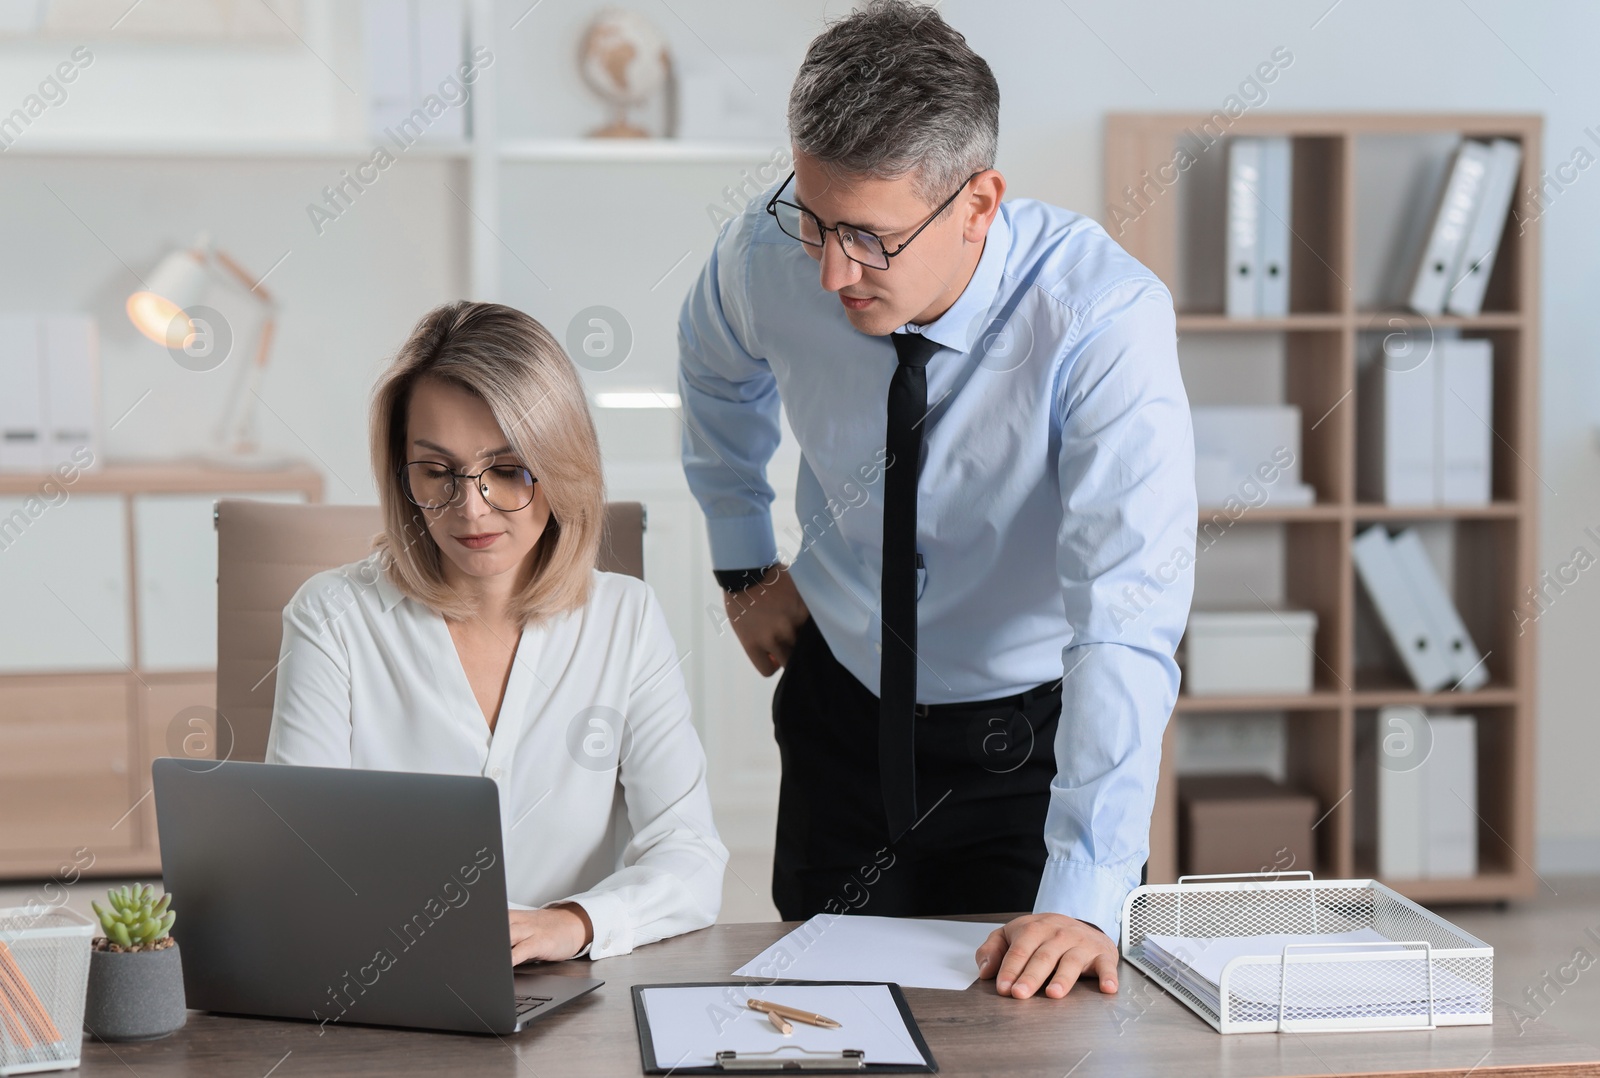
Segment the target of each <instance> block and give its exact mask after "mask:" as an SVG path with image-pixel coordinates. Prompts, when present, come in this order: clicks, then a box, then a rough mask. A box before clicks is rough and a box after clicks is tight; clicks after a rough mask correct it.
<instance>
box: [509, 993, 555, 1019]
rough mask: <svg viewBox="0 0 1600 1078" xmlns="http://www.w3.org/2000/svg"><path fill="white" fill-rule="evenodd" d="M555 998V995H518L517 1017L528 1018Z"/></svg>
mask: <svg viewBox="0 0 1600 1078" xmlns="http://www.w3.org/2000/svg"><path fill="white" fill-rule="evenodd" d="M553 999H555V997H554V996H518V997H517V1017H518V1018H526V1017H527V1016H528V1015H530V1014H532V1013H533V1012H534V1011H536V1010H538V1009H539V1008H540V1007H543V1006H544V1005H545V1004H546V1003H549V1002H550V1001H551V1000H553Z"/></svg>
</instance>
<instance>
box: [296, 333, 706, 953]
mask: <svg viewBox="0 0 1600 1078" xmlns="http://www.w3.org/2000/svg"><path fill="white" fill-rule="evenodd" d="M371 426H372V430H371V438H372V460H373V468H374V471H375V473H376V476H377V485H378V493H379V499H380V501H381V502H382V505H383V514H384V531H383V532H382V533H381V534H380V535H379V536H378V537H377V539H376V541H375V543H374V550H373V553H372V554H371V555H369V556H368V557H367V558H365V559H364V560H362V561H359V562H354V563H352V564H350V565H346V566H343V567H341V568H339V569H334V570H329V571H327V572H322V573H318V574H317V575H315V576H313V577H312V578H311V579H310V580H308V581H306V583H305V584H304V585H303V586H302V587H301V588H300V590H299V591H298V592H297V593H296V594H295V597H294V599H293V600H292V601H291V602H290V603H289V605H288V607H286V608H285V609H284V612H283V648H282V653H281V655H280V665H279V667H278V683H277V695H276V698H275V700H274V703H273V712H272V733H271V736H270V738H269V740H268V744H267V760H268V762H270V763H285V764H310V765H316V766H323V767H364V768H375V769H382V770H390V771H428V772H435V773H448V774H464V775H485V776H487V777H489V778H491V779H493V780H494V781H495V782H496V783H497V784H498V786H499V791H500V820H501V827H502V829H503V832H504V834H503V838H504V845H505V858H506V889H507V893H508V896H509V898H510V901H511V902H512V904H513V905H514V906H520V907H524V908H521V909H517V908H514V909H512V910H511V911H510V927H511V945H512V961H513V962H514V963H516V962H523V961H527V960H530V959H546V960H555V959H565V958H573V957H576V956H579V955H582V954H588V955H589V957H590V958H605V957H608V956H611V955H618V954H627V953H628V952H629V951H630V950H632V949H633V948H634V947H635V946H637V945H639V944H643V943H651V942H654V941H655V940H659V939H663V938H665V937H667V936H671V935H675V934H677V933H680V932H687V931H690V930H692V929H696V928H702V927H704V926H706V925H709V924H710V923H711V922H712V921H714V920H715V919H716V916H717V911H718V909H719V908H720V906H721V901H722V900H721V895H722V868H723V865H724V863H725V862H726V861H727V850H726V849H725V848H724V847H723V845H722V843H721V842H720V841H719V840H718V838H717V832H716V827H715V825H714V824H713V822H712V819H711V803H710V799H709V798H708V797H707V794H706V783H705V772H706V764H705V754H704V752H703V751H702V750H701V747H700V742H699V740H698V738H697V737H696V735H695V732H694V729H693V727H692V726H691V725H690V723H689V700H688V696H687V694H686V693H685V691H684V685H683V677H682V675H681V674H680V673H679V670H678V658H677V655H676V652H675V649H674V647H673V643H672V638H671V636H670V634H669V632H668V630H667V624H666V620H665V618H664V617H663V615H662V612H661V608H660V606H659V605H658V603H657V601H656V598H655V593H654V592H653V591H651V589H650V588H649V587H648V586H647V585H646V584H645V583H644V582H643V581H640V580H636V579H634V578H632V577H628V576H621V575H617V574H614V573H603V572H599V571H598V570H596V569H595V568H594V565H595V558H596V554H597V552H598V550H599V544H600V533H601V529H602V527H603V524H604V510H605V506H604V491H603V483H602V475H601V468H600V448H599V443H598V441H597V439H596V438H595V432H594V424H593V422H592V421H591V419H590V417H589V411H588V405H587V403H586V402H585V400H584V395H583V387H582V385H581V383H580V381H579V378H578V375H577V372H576V370H575V369H574V368H573V365H572V362H571V361H570V360H569V359H568V358H567V356H566V354H565V353H564V352H562V350H561V348H560V346H559V345H558V344H557V343H556V341H555V339H554V338H552V337H551V336H550V334H549V333H548V332H547V331H546V330H545V328H544V327H543V326H541V325H540V324H539V323H538V322H536V321H534V320H533V319H532V318H530V317H528V316H527V315H525V314H523V313H521V312H519V311H516V310H513V309H512V308H510V307H505V306H502V305H500V304H494V303H467V302H460V303H452V304H448V305H446V306H443V307H439V308H436V309H435V310H433V311H431V312H429V313H428V314H427V315H426V316H425V317H424V318H423V319H422V320H421V321H420V322H419V323H418V324H417V326H416V328H415V329H414V330H413V331H412V333H411V336H410V338H409V339H408V340H407V341H406V342H405V344H404V346H402V348H401V349H400V352H399V355H398V356H397V357H396V359H395V361H394V364H393V365H392V366H391V367H390V369H389V371H388V373H387V374H385V375H384V377H383V378H382V380H381V381H380V382H379V385H378V388H377V392H376V396H375V398H374V401H373V405H372V423H371ZM529 907H532V908H529Z"/></svg>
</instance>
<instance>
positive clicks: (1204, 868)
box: [1178, 775, 1317, 875]
mask: <svg viewBox="0 0 1600 1078" xmlns="http://www.w3.org/2000/svg"><path fill="white" fill-rule="evenodd" d="M1316 819H1317V799H1316V797H1315V796H1313V795H1311V794H1308V793H1302V792H1300V791H1299V790H1295V789H1293V788H1291V787H1288V786H1285V785H1284V784H1282V783H1280V782H1274V781H1273V780H1272V779H1271V778H1269V777H1267V776H1266V775H1180V776H1178V862H1179V871H1180V872H1181V873H1183V874H1186V875H1190V874H1204V873H1212V872H1273V871H1278V872H1287V871H1291V870H1292V871H1300V870H1309V871H1312V872H1315V871H1316V870H1317V847H1316V837H1315V836H1314V835H1313V834H1312V833H1311V825H1312V824H1314V823H1315V822H1316Z"/></svg>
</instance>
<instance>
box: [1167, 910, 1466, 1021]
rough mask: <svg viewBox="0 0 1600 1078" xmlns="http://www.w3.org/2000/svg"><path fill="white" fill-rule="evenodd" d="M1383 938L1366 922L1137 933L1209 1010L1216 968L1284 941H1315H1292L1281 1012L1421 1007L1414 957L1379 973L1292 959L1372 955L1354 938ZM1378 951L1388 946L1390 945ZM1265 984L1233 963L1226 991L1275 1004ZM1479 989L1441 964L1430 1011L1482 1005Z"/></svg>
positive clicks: (1276, 951)
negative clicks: (1243, 976) (1345, 927)
mask: <svg viewBox="0 0 1600 1078" xmlns="http://www.w3.org/2000/svg"><path fill="white" fill-rule="evenodd" d="M1390 942H1392V941H1391V940H1390V939H1389V937H1387V936H1385V935H1382V934H1381V933H1379V932H1377V931H1375V930H1373V929H1371V928H1358V929H1355V930H1353V931H1350V932H1324V933H1316V934H1311V933H1299V934H1296V933H1273V934H1263V935H1259V936H1216V937H1211V938H1204V937H1190V936H1166V935H1159V934H1156V933H1150V934H1148V935H1146V936H1145V937H1144V948H1145V955H1146V957H1148V958H1149V959H1150V961H1151V962H1152V963H1154V964H1155V965H1156V966H1157V967H1159V968H1161V969H1164V970H1165V971H1166V972H1167V973H1168V974H1170V975H1171V976H1172V977H1174V978H1176V979H1177V980H1178V982H1179V983H1180V984H1182V985H1183V986H1184V987H1185V988H1187V989H1189V991H1191V992H1193V993H1194V994H1195V995H1197V996H1199V997H1200V998H1202V999H1204V1000H1205V1001H1206V1002H1207V1003H1209V1004H1210V1005H1211V1006H1212V1008H1213V1009H1217V1007H1218V1004H1219V1003H1220V1001H1221V992H1220V988H1219V985H1220V983H1221V980H1222V970H1223V967H1224V966H1226V965H1227V964H1228V963H1229V962H1230V961H1232V960H1233V959H1235V958H1238V957H1239V956H1241V955H1272V956H1274V957H1276V956H1278V955H1281V954H1282V952H1283V948H1284V945H1285V944H1291V943H1293V944H1307V943H1313V944H1318V945H1319V946H1318V947H1315V948H1309V947H1305V948H1302V947H1296V948H1295V949H1294V950H1293V951H1291V952H1289V953H1290V955H1291V959H1290V961H1291V965H1290V970H1291V975H1290V979H1289V992H1288V998H1287V1000H1285V1011H1284V1016H1285V1017H1286V1018H1326V1017H1330V1016H1333V1015H1332V1014H1331V1012H1342V1014H1343V1016H1346V1017H1359V1016H1367V1015H1373V1014H1388V1013H1392V1012H1393V1010H1394V1008H1395V1007H1396V1006H1411V1005H1415V1006H1418V1007H1420V1008H1422V1009H1424V1010H1425V1009H1426V1008H1427V1004H1428V974H1427V970H1426V968H1425V967H1424V966H1422V964H1420V963H1413V962H1408V963H1407V964H1406V965H1405V966H1403V967H1401V966H1397V967H1393V968H1392V970H1390V971H1387V972H1386V971H1384V970H1383V969H1382V967H1381V966H1377V965H1372V966H1365V967H1363V969H1362V971H1361V973H1360V974H1359V975H1358V974H1357V973H1355V971H1353V970H1352V967H1351V966H1350V965H1348V964H1341V963H1315V962H1295V961H1294V959H1296V958H1299V957H1302V956H1304V955H1312V954H1338V953H1341V952H1349V953H1357V954H1373V953H1378V949H1375V948H1372V947H1365V946H1361V944H1368V943H1390ZM1385 950H1388V951H1391V952H1393V951H1397V950H1398V948H1386V949H1385ZM1273 983H1274V987H1273V988H1272V990H1271V991H1270V992H1263V991H1261V990H1260V989H1259V988H1256V989H1254V990H1252V989H1251V988H1250V987H1248V984H1247V983H1241V981H1240V980H1239V977H1238V973H1237V970H1236V971H1235V978H1234V980H1233V981H1232V982H1230V985H1229V992H1230V994H1232V995H1233V996H1234V997H1235V998H1236V999H1242V1000H1245V1001H1246V1002H1250V1003H1257V1004H1263V1005H1271V1006H1274V1007H1275V1006H1276V1005H1277V1003H1278V990H1277V988H1276V979H1275V977H1274V982H1273ZM1482 995H1483V993H1482V990H1481V989H1479V988H1478V987H1477V986H1475V985H1473V984H1472V983H1470V982H1468V981H1465V980H1463V979H1462V978H1460V977H1458V976H1456V975H1455V974H1453V973H1451V972H1450V971H1449V970H1446V969H1438V968H1436V969H1435V970H1434V976H1433V1001H1434V1009H1435V1011H1438V1012H1441V1013H1457V1012H1465V1011H1475V1010H1477V1009H1479V1008H1480V1007H1481V1005H1482V998H1481V997H1482Z"/></svg>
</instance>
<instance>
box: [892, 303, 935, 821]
mask: <svg viewBox="0 0 1600 1078" xmlns="http://www.w3.org/2000/svg"><path fill="white" fill-rule="evenodd" d="M889 339H890V340H892V341H893V342H894V350H895V352H896V354H898V355H899V357H900V366H898V367H897V368H895V372H894V377H893V378H892V379H890V381H889V425H888V432H887V434H886V435H885V437H884V446H885V448H886V449H887V450H888V452H889V467H888V470H887V471H886V472H885V474H884V489H883V591H882V595H881V599H882V605H881V607H880V611H881V618H882V623H883V634H882V636H883V642H882V647H883V656H882V664H881V666H880V667H879V675H880V676H879V685H878V775H879V782H880V783H881V784H882V787H883V807H884V811H885V813H886V814H887V816H888V821H889V838H890V840H891V841H895V840H898V839H899V838H900V836H901V835H903V834H905V832H906V830H907V829H908V828H910V827H911V825H912V824H913V823H915V822H916V819H917V769H916V755H915V737H914V724H915V721H916V714H915V713H916V706H917V557H918V555H917V471H918V464H919V463H920V458H921V456H922V421H923V419H924V418H925V417H926V415H927V412H928V373H927V371H926V369H925V368H926V366H927V363H928V359H929V357H930V356H932V355H933V353H935V352H937V351H938V350H939V345H938V344H937V343H936V342H934V341H930V340H929V339H928V338H926V337H923V336H921V335H920V334H916V333H892V334H890V335H889Z"/></svg>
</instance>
